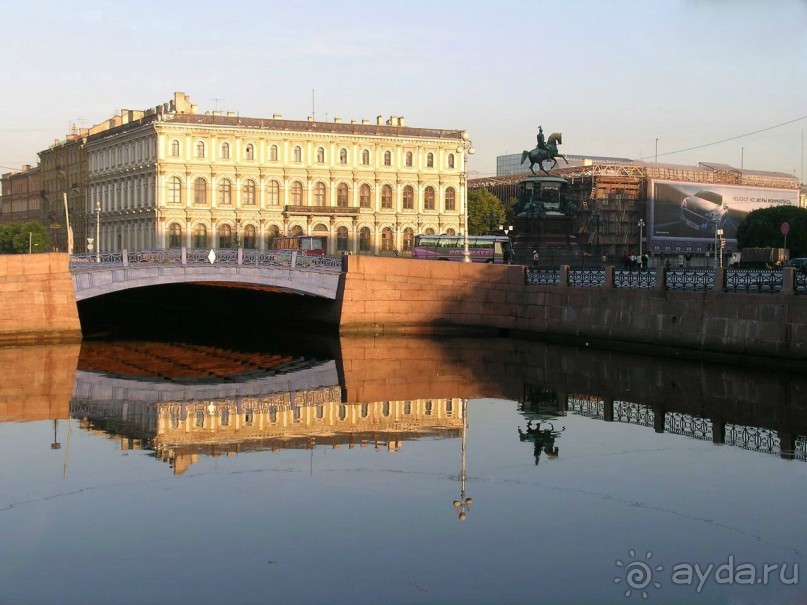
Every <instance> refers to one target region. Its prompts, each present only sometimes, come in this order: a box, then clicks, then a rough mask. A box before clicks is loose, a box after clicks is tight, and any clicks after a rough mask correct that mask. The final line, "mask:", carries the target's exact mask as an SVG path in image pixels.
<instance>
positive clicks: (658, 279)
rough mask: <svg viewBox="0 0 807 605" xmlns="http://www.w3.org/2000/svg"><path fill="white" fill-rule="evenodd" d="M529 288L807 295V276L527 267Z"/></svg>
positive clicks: (781, 272)
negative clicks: (636, 289) (565, 287)
mask: <svg viewBox="0 0 807 605" xmlns="http://www.w3.org/2000/svg"><path fill="white" fill-rule="evenodd" d="M524 283H525V284H526V285H528V286H568V287H576V288H648V289H662V290H693V291H698V290H700V291H705V292H706V291H716V292H728V293H737V292H742V293H748V294H780V293H781V294H795V295H807V273H802V272H796V271H795V269H793V268H790V267H786V268H784V269H778V270H776V269H773V270H771V269H734V268H731V269H729V268H722V267H718V268H716V269H702V268H698V269H685V268H681V269H666V268H664V267H659V268H658V269H651V270H648V269H618V268H615V267H611V266H607V267H589V268H585V267H584V268H571V267H568V266H563V267H560V268H558V269H546V268H536V267H525V268H524Z"/></svg>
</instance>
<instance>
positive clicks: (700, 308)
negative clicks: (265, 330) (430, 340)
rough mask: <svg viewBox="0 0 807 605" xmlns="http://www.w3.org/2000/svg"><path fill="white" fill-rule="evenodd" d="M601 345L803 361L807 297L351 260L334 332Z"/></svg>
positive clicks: (459, 265) (453, 264) (403, 261)
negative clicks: (554, 281)
mask: <svg viewBox="0 0 807 605" xmlns="http://www.w3.org/2000/svg"><path fill="white" fill-rule="evenodd" d="M447 328H479V329H482V328H487V329H491V328H492V329H495V330H498V331H500V332H502V333H510V334H519V333H524V334H530V333H537V334H541V335H552V336H556V337H559V338H561V339H562V338H563V337H574V338H575V339H586V338H591V339H603V340H609V341H614V342H624V343H634V344H637V345H643V346H655V347H681V348H685V349H692V350H697V351H705V352H710V351H712V352H716V353H725V354H731V355H737V354H740V355H757V356H766V357H772V358H787V359H796V360H799V359H801V360H807V296H796V295H795V294H793V293H792V292H791V293H787V294H785V293H782V294H736V293H724V292H694V291H678V290H653V289H627V288H577V287H564V286H552V287H550V286H527V285H525V280H524V268H523V267H520V266H503V265H483V264H473V263H458V262H437V261H416V260H409V259H388V258H374V257H365V256H351V257H349V260H348V263H347V274H346V276H345V282H344V292H343V297H342V300H341V320H340V331H341V332H342V333H343V334H352V333H374V334H384V333H396V332H397V333H400V332H408V331H413V332H416V331H423V332H430V331H431V332H433V331H436V330H445V329H447Z"/></svg>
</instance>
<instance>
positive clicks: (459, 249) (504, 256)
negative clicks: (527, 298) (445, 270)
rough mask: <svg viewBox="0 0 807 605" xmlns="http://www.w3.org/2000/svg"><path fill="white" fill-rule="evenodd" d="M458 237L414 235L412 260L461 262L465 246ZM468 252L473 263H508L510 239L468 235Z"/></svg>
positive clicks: (497, 236)
mask: <svg viewBox="0 0 807 605" xmlns="http://www.w3.org/2000/svg"><path fill="white" fill-rule="evenodd" d="M464 241H465V240H464V239H463V237H462V236H459V235H416V236H415V242H414V245H413V247H412V258H419V259H425V260H463V256H464V253H465V244H464ZM468 252H469V254H470V256H471V260H472V261H473V262H475V263H506V262H509V261H510V254H511V249H510V238H509V237H507V236H506V235H469V236H468Z"/></svg>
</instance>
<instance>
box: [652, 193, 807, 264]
mask: <svg viewBox="0 0 807 605" xmlns="http://www.w3.org/2000/svg"><path fill="white" fill-rule="evenodd" d="M649 194H650V195H649V196H648V198H649V202H648V205H649V209H648V215H649V219H650V221H649V222H650V224H649V226H648V227H649V228H648V233H647V236H648V237H647V239H648V247H649V248H650V249H651V250H654V251H659V252H665V251H669V252H685V251H692V252H703V251H705V250H706V249H707V247H708V245H709V244H710V243H712V242H714V240H715V229H722V230H723V238H724V239H726V240H727V241H726V246H727V247H728V248H731V249H736V247H737V227H738V226H739V225H740V223H742V222H743V220H745V217H746V215H747V214H748V213H749V212H751V211H752V210H758V209H760V208H770V207H771V206H798V205H799V190H798V189H773V188H766V187H746V186H741V185H722V184H717V183H689V182H681V181H664V180H658V179H653V180H651V181H650V191H649Z"/></svg>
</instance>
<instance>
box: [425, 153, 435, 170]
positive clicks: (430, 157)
mask: <svg viewBox="0 0 807 605" xmlns="http://www.w3.org/2000/svg"><path fill="white" fill-rule="evenodd" d="M426 168H434V154H433V153H427V154H426Z"/></svg>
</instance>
